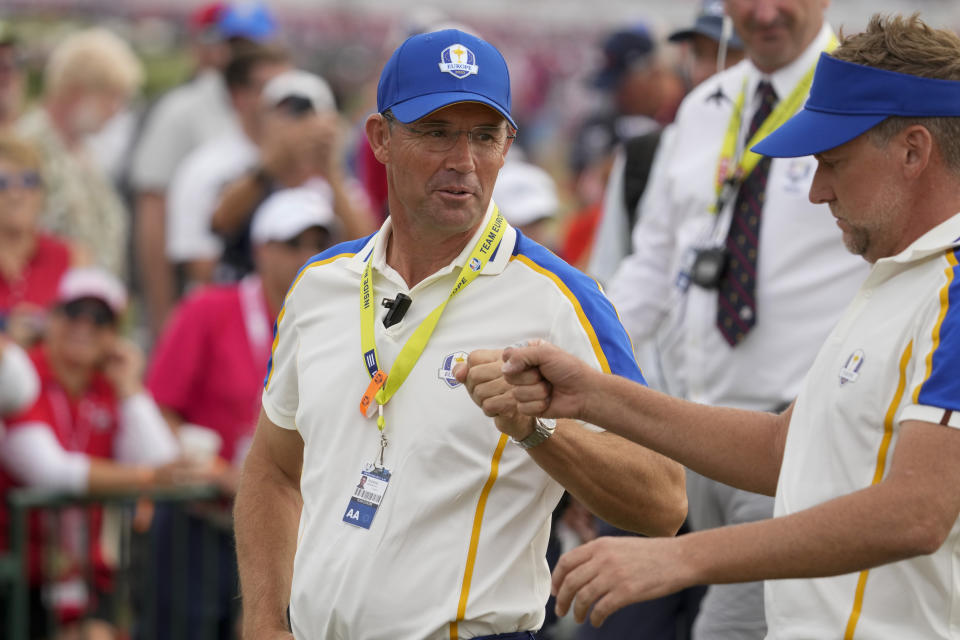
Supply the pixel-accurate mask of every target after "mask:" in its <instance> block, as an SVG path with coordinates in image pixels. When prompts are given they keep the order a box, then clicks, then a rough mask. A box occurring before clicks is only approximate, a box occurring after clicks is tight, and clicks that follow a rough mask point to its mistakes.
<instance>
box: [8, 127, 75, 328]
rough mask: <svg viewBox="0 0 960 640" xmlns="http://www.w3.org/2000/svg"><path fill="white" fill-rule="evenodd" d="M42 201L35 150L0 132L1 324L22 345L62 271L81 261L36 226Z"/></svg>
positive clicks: (53, 297)
mask: <svg viewBox="0 0 960 640" xmlns="http://www.w3.org/2000/svg"><path fill="white" fill-rule="evenodd" d="M43 204H44V188H43V183H42V180H41V178H40V157H39V156H38V155H37V152H36V151H35V150H34V149H33V147H31V146H30V145H28V144H27V143H26V142H23V141H22V140H20V139H18V138H15V137H12V136H9V135H6V134H4V135H0V329H5V330H6V332H7V333H8V334H9V336H10V338H11V339H12V340H13V341H14V342H16V343H18V344H20V345H21V346H23V347H29V346H31V345H32V344H33V343H34V342H35V341H36V340H37V339H38V338H39V337H40V334H41V332H42V330H43V324H44V321H45V318H46V313H47V310H48V309H49V308H50V306H52V304H53V303H54V301H55V300H56V297H57V286H58V285H59V284H60V279H61V278H62V277H63V274H64V273H65V272H66V271H67V269H68V268H69V267H70V266H71V264H78V263H80V262H83V261H84V259H83V257H82V256H81V255H80V254H79V253H78V252H76V251H74V250H73V249H72V248H71V247H70V246H69V245H68V244H67V243H66V241H64V240H62V239H60V238H58V237H56V236H53V235H50V234H48V233H45V232H43V231H41V230H40V228H39V225H38V220H39V217H40V213H41V211H42V210H43Z"/></svg>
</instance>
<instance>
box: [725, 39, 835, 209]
mask: <svg viewBox="0 0 960 640" xmlns="http://www.w3.org/2000/svg"><path fill="white" fill-rule="evenodd" d="M838 44H839V42H837V38H836V36H834V35H833V34H830V41H829V42H828V43H827V47H826V51H827V52H828V53H829V52H830V51H833V50H834V48H836V46H837V45H838ZM815 69H816V64H814V66H812V67H810V70H809V71H807V73H805V74H804V76H803V78H801V79H800V82H799V83H798V84H797V86H796V87H794V88H793V91H791V92H790V95H789V96H787V97H786V99H784V100H781V101H780V103H779V104H777V106H776V108H775V109H774V110H773V111H772V112H771V113H770V115H769V116H767V119H766V120H764V121H763V124H761V125H760V128H759V129H757V131H756V133H754V134H753V137H752V138H750V140H748V141H747V143H746V144H745V145H744V146H743V147H741V146H740V126H741V124H742V122H743V106H744V102H746V96H747V78H744V79H743V87H742V88H741V89H740V95H739V96H737V100H736V102H734V105H733V114H732V115H731V116H730V123H729V124H728V125H727V133H726V134H725V135H724V137H723V147H722V148H721V150H720V159H719V161H718V162H717V182H716V189H717V200H716V204H715V205H714V210H713V212H714V213H720V212H721V211H722V210H723V205H725V204H726V203H727V202H728V201H729V200H730V198H731V197H732V196H733V195H734V194H735V193H736V192H737V189H739V188H740V183H742V182H743V181H744V180H746V179H747V176H749V175H750V172H751V171H753V170H754V168H756V166H757V164H758V163H759V162H760V154H758V153H754V152H753V151H751V150H750V148H751V147H752V146H753V145H755V144H756V143H757V142H759V141H760V140H763V139H764V138H766V137H767V136H768V135H770V134H771V133H772V132H773V131H774V130H775V129H777V128H778V127H779V126H780V125H782V124H783V123H784V122H786V121H787V120H788V119H789V118H790V117H791V116H792V115H793V114H794V113H796V112H797V110H798V109H799V108H800V107H801V106H802V105H803V102H804V101H805V100H806V98H807V94H808V93H810V85H811V84H812V83H813V72H814V70H815Z"/></svg>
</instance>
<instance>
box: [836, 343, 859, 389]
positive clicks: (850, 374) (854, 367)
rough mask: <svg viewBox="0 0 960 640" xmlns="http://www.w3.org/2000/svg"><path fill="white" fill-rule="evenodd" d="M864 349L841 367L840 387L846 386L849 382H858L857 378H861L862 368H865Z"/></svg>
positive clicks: (853, 354) (855, 352)
mask: <svg viewBox="0 0 960 640" xmlns="http://www.w3.org/2000/svg"><path fill="white" fill-rule="evenodd" d="M863 360H864V355H863V349H857V350H856V351H854V352H853V353H851V354H850V355H849V356H847V359H846V360H845V361H844V363H843V366H842V367H840V385H841V386H842V385H845V384H847V383H848V382H856V381H857V378H859V377H860V367H862V366H863Z"/></svg>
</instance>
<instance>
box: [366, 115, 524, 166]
mask: <svg viewBox="0 0 960 640" xmlns="http://www.w3.org/2000/svg"><path fill="white" fill-rule="evenodd" d="M383 116H384V117H385V118H386V119H387V120H388V121H390V122H391V123H396V124H397V125H398V126H400V127H401V128H402V129H403V130H404V131H406V132H407V133H408V134H410V136H411V137H413V138H414V139H416V141H417V142H418V143H419V144H420V145H421V146H422V147H423V148H424V149H426V150H427V151H429V152H431V153H444V152H445V151H450V150H451V149H453V148H454V147H455V146H456V144H457V142H458V141H459V140H460V134H462V133H465V134H467V142H468V143H469V144H470V148H471V149H472V150H473V152H474V153H476V154H478V155H488V156H493V155H498V154H501V153H503V149H504V147H505V146H506V144H507V140H513V139H514V138H516V137H517V136H516V134H510V133H507V130H506V128H505V127H492V126H488V125H480V126H476V127H474V128H472V129H454V128H453V127H452V126H450V125H448V124H444V123H442V122H426V123H423V124H420V125H417V126H412V125H409V124H405V123H403V122H400V121H399V120H397V119H396V118H395V117H394V116H393V115H392V114H390V113H384V114H383Z"/></svg>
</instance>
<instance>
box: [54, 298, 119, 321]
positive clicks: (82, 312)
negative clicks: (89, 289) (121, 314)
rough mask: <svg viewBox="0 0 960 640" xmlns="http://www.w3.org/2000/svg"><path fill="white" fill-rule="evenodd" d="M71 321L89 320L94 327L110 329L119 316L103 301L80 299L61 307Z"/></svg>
mask: <svg viewBox="0 0 960 640" xmlns="http://www.w3.org/2000/svg"><path fill="white" fill-rule="evenodd" d="M61 309H63V314H64V315H65V316H67V318H69V319H70V320H80V319H86V320H89V321H90V322H91V323H92V324H93V325H94V326H97V327H109V326H113V325H114V324H115V323H116V321H117V315H116V314H115V313H114V312H113V310H112V309H111V308H110V307H108V306H107V305H106V303H104V302H103V301H102V300H97V299H96V298H79V299H77V300H71V301H70V302H66V303H64V304H63V306H62V307H61Z"/></svg>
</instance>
